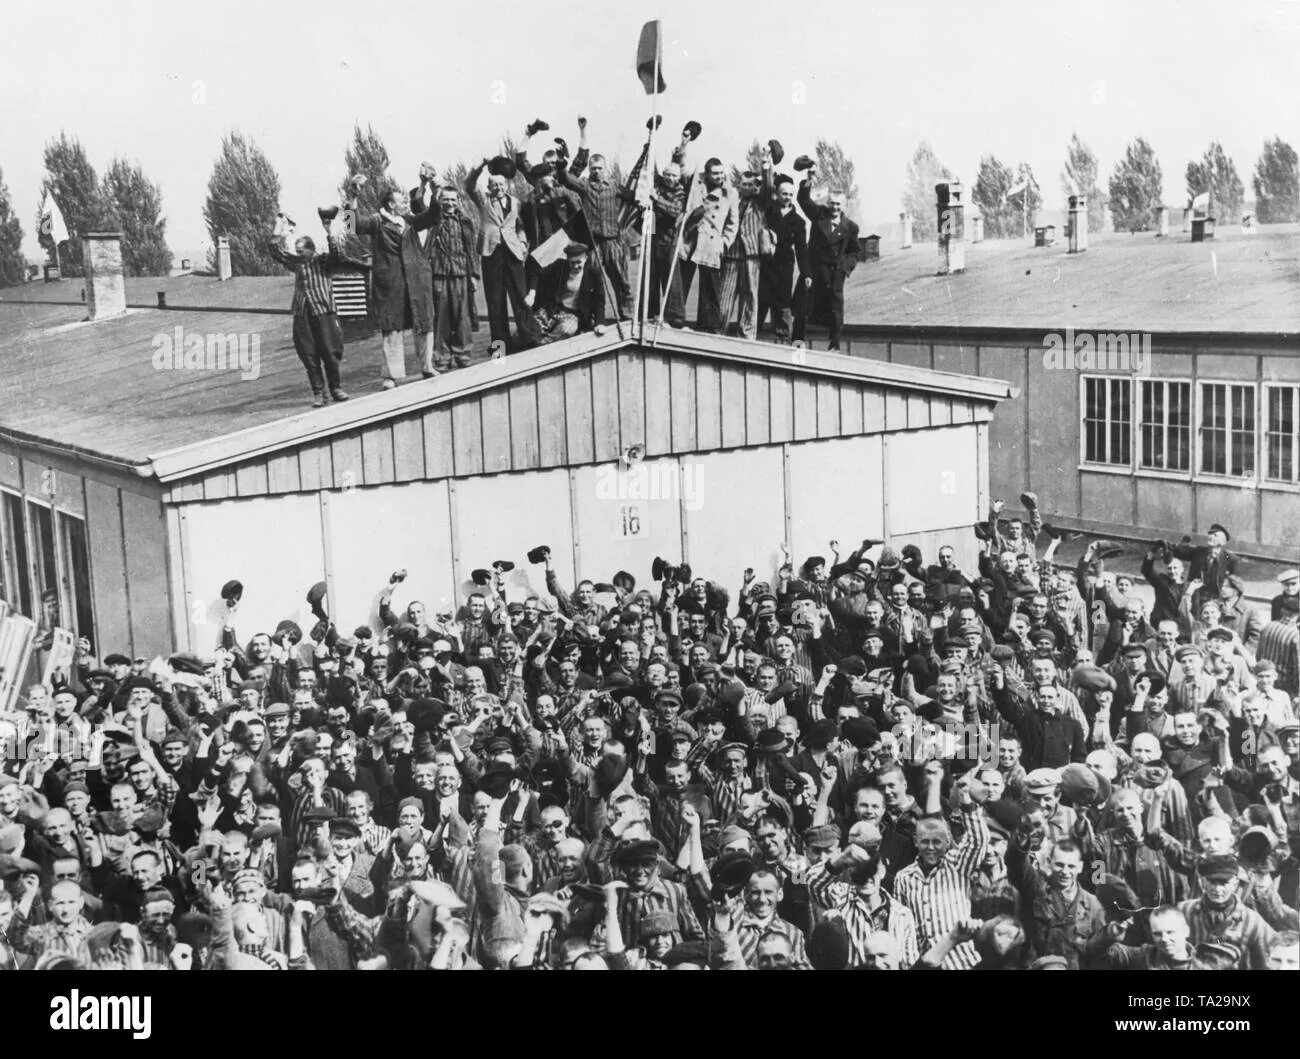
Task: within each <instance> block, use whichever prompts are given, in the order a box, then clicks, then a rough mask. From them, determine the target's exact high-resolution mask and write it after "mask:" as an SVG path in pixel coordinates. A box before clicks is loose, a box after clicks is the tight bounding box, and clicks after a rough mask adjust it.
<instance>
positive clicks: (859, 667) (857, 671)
mask: <svg viewBox="0 0 1300 1059" xmlns="http://www.w3.org/2000/svg"><path fill="white" fill-rule="evenodd" d="M837 668H838V670H839V671H840V672H841V673H843V674H844V675H845V676H848V677H864V676H866V675H867V663H866V662H865V661H864V660H863V659H862V658H860V657H859V656H858V655H849V656H848V657H847V658H841V659H840V663H839V666H838V667H837Z"/></svg>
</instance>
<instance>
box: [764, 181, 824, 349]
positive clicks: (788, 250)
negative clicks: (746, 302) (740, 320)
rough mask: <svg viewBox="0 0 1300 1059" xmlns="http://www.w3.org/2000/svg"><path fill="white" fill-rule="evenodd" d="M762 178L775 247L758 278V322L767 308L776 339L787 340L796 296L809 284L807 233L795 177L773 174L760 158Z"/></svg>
mask: <svg viewBox="0 0 1300 1059" xmlns="http://www.w3.org/2000/svg"><path fill="white" fill-rule="evenodd" d="M763 178H764V183H765V184H766V185H767V189H768V196H769V197H768V202H767V210H766V216H765V221H766V223H767V227H768V228H769V229H770V230H771V232H772V234H773V235H774V236H775V237H776V249H775V251H774V252H773V254H772V256H771V257H769V258H765V259H764V260H763V264H762V267H761V269H760V272H759V278H758V326H759V327H762V326H763V321H764V320H765V319H766V318H767V314H768V312H769V311H770V312H771V313H772V325H773V326H774V327H775V328H776V340H777V341H778V342H789V341H790V327H791V324H792V322H793V309H794V302H795V298H797V297H802V296H803V291H802V290H796V287H795V284H796V283H797V284H799V285H800V286H801V287H803V288H805V289H806V288H807V287H810V286H812V278H811V277H810V276H809V275H808V236H807V234H806V229H805V227H804V220H803V218H802V217H800V216H799V213H798V211H797V210H796V209H795V208H794V199H795V187H794V181H793V180H792V179H791V178H790V177H788V176H786V175H785V174H784V173H783V174H781V175H780V176H778V177H775V178H773V176H772V164H771V161H770V159H764V160H763Z"/></svg>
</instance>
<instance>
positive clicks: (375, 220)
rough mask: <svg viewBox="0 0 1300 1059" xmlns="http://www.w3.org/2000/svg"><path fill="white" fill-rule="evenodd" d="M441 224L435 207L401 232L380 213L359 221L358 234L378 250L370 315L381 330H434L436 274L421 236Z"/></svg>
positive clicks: (359, 218)
mask: <svg viewBox="0 0 1300 1059" xmlns="http://www.w3.org/2000/svg"><path fill="white" fill-rule="evenodd" d="M437 220H438V211H437V209H435V208H434V206H432V205H431V206H430V207H429V209H427V210H425V211H424V212H423V213H418V214H416V215H414V216H412V217H410V218H408V220H407V222H406V228H405V230H404V231H400V232H399V231H398V230H397V228H396V227H395V226H393V225H391V224H389V223H388V222H386V221H385V220H384V219H383V218H382V217H381V216H380V215H379V214H377V213H372V214H370V216H368V217H358V218H357V234H358V235H369V236H370V237H371V245H372V246H373V248H374V255H375V256H374V267H373V269H372V270H371V274H370V314H371V316H372V317H373V318H374V321H375V326H376V327H378V328H379V330H381V331H406V330H409V329H410V328H414V329H415V330H417V331H432V330H433V273H432V272H431V271H430V269H429V259H428V257H427V256H426V255H425V252H424V248H423V247H422V246H421V245H420V236H419V233H420V232H422V231H424V230H425V229H426V228H431V227H433V225H434V224H436V223H437Z"/></svg>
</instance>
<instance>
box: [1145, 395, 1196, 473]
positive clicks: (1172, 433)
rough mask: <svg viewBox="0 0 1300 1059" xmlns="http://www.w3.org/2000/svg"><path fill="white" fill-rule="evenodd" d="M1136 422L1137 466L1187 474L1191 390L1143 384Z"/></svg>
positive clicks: (1190, 441)
mask: <svg viewBox="0 0 1300 1059" xmlns="http://www.w3.org/2000/svg"><path fill="white" fill-rule="evenodd" d="M1141 388H1142V411H1141V419H1140V420H1139V421H1138V427H1139V434H1140V436H1141V439H1142V448H1141V451H1140V452H1139V454H1138V466H1139V467H1141V468H1142V469H1143V470H1147V471H1187V470H1190V469H1191V459H1192V455H1191V453H1192V386H1191V383H1186V382H1159V381H1154V380H1143V381H1142V383H1141Z"/></svg>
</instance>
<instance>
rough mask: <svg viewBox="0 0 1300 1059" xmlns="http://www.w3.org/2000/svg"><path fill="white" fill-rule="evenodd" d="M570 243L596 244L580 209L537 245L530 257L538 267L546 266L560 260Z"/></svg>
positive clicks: (584, 215) (587, 245) (586, 245)
mask: <svg viewBox="0 0 1300 1059" xmlns="http://www.w3.org/2000/svg"><path fill="white" fill-rule="evenodd" d="M571 243H581V244H582V245H583V246H585V247H587V248H588V249H590V248H591V247H593V246H595V245H596V240H595V239H594V238H593V236H592V234H591V225H589V224H588V223H587V215H586V214H585V213H583V212H582V210H581V209H579V210H578V211H577V212H576V213H575V214H574V215H573V216H572V217H570V218H569V219H568V220H567V221H566V222H565V223H564V226H563V227H562V228H557V229H556V230H555V231H554V232H553V233H552V234H551V236H550V238H548V239H546V240H545V241H544V242H543V243H542V244H541V245H540V246H539V247H537V249H536V250H534V251H533V252H532V254H531V257H532V259H533V260H534V261H536V262H537V264H538V265H539V266H540V267H542V268H546V267H548V266H549V265H553V264H555V262H557V261H559V260H561V259H562V258H563V257H564V251H565V250H567V249H568V248H569V245H570V244H571Z"/></svg>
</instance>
